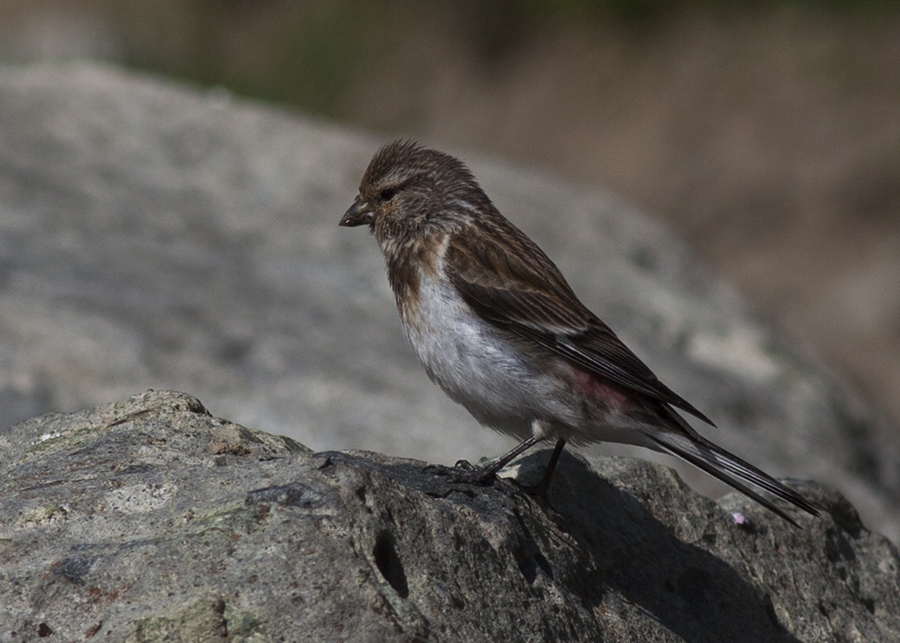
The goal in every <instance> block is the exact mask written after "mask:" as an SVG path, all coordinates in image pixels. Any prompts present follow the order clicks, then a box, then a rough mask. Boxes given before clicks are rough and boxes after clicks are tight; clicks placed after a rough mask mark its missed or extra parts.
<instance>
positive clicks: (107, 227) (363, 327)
mask: <svg viewBox="0 0 900 643" xmlns="http://www.w3.org/2000/svg"><path fill="white" fill-rule="evenodd" d="M384 140H385V139H384V138H383V137H379V138H375V137H372V136H366V135H362V134H358V133H351V132H348V131H346V130H342V129H339V128H337V127H334V126H330V125H327V124H324V123H320V122H315V121H311V120H309V119H304V118H302V117H300V116H297V115H291V114H287V113H285V112H279V111H277V110H274V109H272V108H270V107H266V106H263V105H259V104H256V103H252V102H250V101H244V100H239V99H237V98H234V97H231V96H230V95H229V94H228V93H227V92H225V91H223V90H209V91H203V90H199V89H197V88H192V87H184V86H179V85H176V84H174V83H171V82H164V81H161V80H158V79H153V78H148V77H145V76H139V75H135V74H130V73H126V72H124V71H122V70H117V69H114V68H108V67H99V66H94V65H90V64H70V65H36V66H22V67H11V66H0V427H8V426H10V425H12V424H13V423H15V422H18V421H21V420H23V419H25V418H27V417H30V416H32V415H35V414H38V413H43V412H47V411H51V410H62V411H65V410H74V409H78V408H82V407H84V406H89V405H94V404H99V403H101V402H103V401H106V400H110V399H117V398H119V397H122V396H125V395H128V394H130V393H131V392H132V391H134V390H143V389H145V388H177V389H181V390H190V391H192V392H194V393H196V394H197V395H199V396H200V397H201V398H202V399H204V400H206V401H207V403H209V404H211V405H213V406H214V407H215V408H216V409H218V410H219V412H220V413H222V414H223V415H225V416H227V417H231V418H234V420H235V421H237V422H240V423H242V424H246V425H250V426H256V427H259V428H261V429H265V430H267V431H270V432H273V433H280V434H285V435H288V436H290V437H291V438H293V439H295V440H297V441H299V442H302V443H304V444H308V445H310V446H311V447H313V448H315V449H316V450H320V451H321V450H328V449H348V448H356V449H369V450H375V451H379V452H383V453H389V454H391V455H396V456H404V457H415V458H421V459H426V460H429V461H432V462H443V463H447V464H449V463H452V462H455V461H456V460H457V459H460V458H466V459H469V460H472V461H476V460H477V459H478V458H479V457H482V456H494V455H498V454H499V453H501V452H503V451H505V450H506V449H507V448H509V447H510V446H511V444H510V443H509V441H508V440H506V439H505V438H502V437H501V436H498V435H496V434H494V433H492V432H491V431H487V430H484V429H481V428H479V427H477V425H476V423H475V422H474V420H472V419H471V418H470V417H469V416H468V415H467V414H466V413H465V411H464V410H463V409H461V408H460V407H457V406H456V405H454V404H453V403H452V402H450V401H449V400H448V399H447V398H446V397H445V396H444V395H443V393H441V392H440V391H439V390H438V389H437V388H436V387H434V386H432V384H431V383H430V382H428V380H427V378H425V377H424V375H423V372H422V370H421V368H420V367H419V365H418V364H417V363H416V362H415V360H414V358H413V356H412V354H411V352H410V351H409V350H408V348H407V347H406V346H405V344H404V341H403V338H402V334H401V332H400V327H399V322H398V320H397V315H396V311H395V310H394V304H393V298H392V296H391V294H390V292H389V290H388V285H387V280H386V279H385V276H384V270H383V266H382V259H381V257H380V254H379V252H378V250H377V249H376V247H375V244H374V243H373V242H372V240H371V239H370V238H368V235H367V234H366V233H365V231H364V230H347V229H341V228H338V226H337V221H338V219H339V218H340V216H341V214H342V213H343V212H344V210H345V209H346V208H347V206H348V205H349V204H350V202H351V200H352V198H353V196H354V194H355V190H356V185H357V184H358V181H359V178H360V176H361V174H362V171H363V169H364V168H365V165H366V163H367V161H368V159H369V157H370V156H371V154H372V153H373V152H374V150H375V149H376V148H377V147H378V146H379V145H380V144H381V143H383V142H384ZM457 153H458V154H459V155H460V156H462V157H463V158H466V159H467V160H469V161H470V162H471V163H470V165H471V167H472V169H473V171H474V172H475V174H476V175H477V176H478V177H479V179H480V180H481V182H482V183H483V185H484V187H485V189H486V190H487V192H488V194H490V195H491V196H492V198H493V199H494V201H495V202H496V203H497V205H498V206H499V207H500V209H501V210H502V211H503V212H504V213H506V214H507V216H509V217H510V218H511V219H512V220H513V221H515V222H516V223H517V224H518V225H520V226H521V227H522V228H523V229H524V230H525V231H526V232H528V233H529V234H530V235H532V236H533V237H534V238H535V239H536V240H537V241H538V242H539V243H540V244H541V245H542V246H544V248H545V249H546V250H547V251H548V253H549V254H550V255H551V256H552V257H553V258H554V259H555V260H556V261H557V262H558V263H559V265H560V267H561V268H562V269H563V272H564V273H565V274H566V275H567V276H568V277H569V278H570V280H571V282H572V285H573V287H574V288H575V290H576V291H577V292H578V293H579V294H580V295H581V296H582V298H583V300H584V301H585V303H586V304H588V305H589V306H590V307H591V308H592V309H594V310H595V311H596V312H597V313H598V314H599V315H600V316H601V317H602V318H604V319H605V320H606V321H607V322H608V323H610V324H611V325H612V326H613V328H614V329H616V330H617V332H618V333H619V335H620V336H622V338H623V339H625V340H626V342H627V343H629V344H630V345H631V346H632V347H633V348H634V349H635V350H636V351H637V352H638V354H639V355H641V356H642V357H643V358H644V359H645V360H646V361H647V362H648V364H649V365H650V366H651V367H652V368H653V369H654V370H655V371H656V372H657V373H658V374H659V375H660V376H661V378H662V379H663V380H664V381H666V382H667V383H668V384H670V385H671V386H672V387H673V388H674V389H675V390H676V391H677V392H678V393H680V394H682V395H683V396H685V397H686V398H687V399H689V400H690V401H691V402H692V403H694V404H695V405H696V406H697V407H698V408H700V409H701V410H702V411H704V412H705V413H706V414H707V415H709V416H710V417H712V418H713V419H714V420H715V421H716V423H717V424H718V425H719V427H720V428H719V429H718V430H716V429H712V428H711V427H698V428H699V429H700V430H701V431H702V432H703V433H704V434H705V435H707V436H709V437H710V438H712V439H714V440H715V441H716V442H718V443H720V444H722V445H723V446H724V447H725V448H727V449H729V450H731V451H733V452H735V453H737V454H738V455H740V456H742V457H744V458H745V459H747V460H750V461H751V462H753V463H754V464H757V465H759V466H761V467H762V468H764V469H766V470H767V471H769V472H771V473H772V474H774V475H776V476H782V475H790V476H794V477H802V478H812V479H816V480H819V481H821V482H825V483H828V484H830V485H833V486H835V487H837V488H839V489H841V490H842V492H843V493H845V494H847V496H848V498H849V499H850V500H851V502H852V503H853V504H854V506H856V507H858V508H859V510H860V512H861V513H862V515H863V516H864V518H865V520H866V522H867V524H870V525H872V527H873V528H874V529H876V530H878V531H880V532H883V533H885V534H887V535H889V536H890V537H891V538H893V539H894V540H895V541H898V542H900V431H897V429H896V427H893V426H891V425H890V424H888V423H887V422H885V421H883V420H882V419H880V418H879V416H877V415H876V414H875V413H874V412H873V411H872V410H871V409H870V408H869V407H868V406H867V405H866V404H865V403H864V402H863V401H861V400H860V399H859V397H858V396H857V395H856V394H855V393H854V392H853V390H852V389H850V388H849V387H848V386H847V385H846V384H844V383H843V382H842V381H841V380H840V379H839V378H837V377H835V376H834V375H833V374H831V373H830V372H828V371H827V370H826V369H824V368H823V367H822V366H821V365H820V364H818V363H817V362H816V361H815V360H814V359H811V358H810V357H808V356H807V355H806V354H805V353H804V352H803V350H802V347H798V346H796V345H795V342H793V341H791V340H789V339H787V338H785V337H784V336H783V335H782V334H781V333H780V332H779V331H778V330H777V329H775V328H773V327H772V326H771V324H770V323H769V322H768V321H766V320H763V319H761V318H760V317H759V316H757V315H756V314H754V312H753V311H752V310H750V309H748V307H747V305H746V304H745V303H744V302H743V301H742V300H741V298H740V297H739V296H738V295H737V294H736V293H735V292H734V291H733V290H732V289H730V288H729V287H728V286H727V285H726V284H724V283H722V281H721V280H719V279H718V278H716V277H715V276H714V275H712V274H711V273H710V271H709V270H708V269H707V268H706V267H705V266H704V265H703V263H702V262H701V261H699V260H698V258H697V257H696V254H695V253H694V251H693V250H691V249H690V248H689V247H687V246H686V245H685V244H684V243H682V242H681V241H679V240H678V239H677V238H676V237H675V236H674V235H673V233H672V232H671V231H670V230H668V229H667V228H665V227H664V226H662V225H660V224H659V223H656V222H654V221H651V220H650V219H649V218H647V217H646V216H644V215H643V214H641V213H640V212H637V211H635V210H634V209H633V208H630V207H628V206H626V205H624V204H622V203H621V202H619V201H616V200H615V199H613V198H611V197H610V196H608V195H605V194H603V193H601V192H599V191H597V190H593V189H587V188H585V187H583V186H578V185H573V184H572V183H569V182H566V181H562V180H560V179H558V178H556V177H550V176H546V175H543V174H539V173H536V172H533V171H529V170H526V169H521V168H510V167H508V166H505V165H502V164H500V163H497V162H492V161H488V160H484V159H477V158H472V157H471V155H469V154H466V153H464V152H457ZM648 180H652V178H651V177H648ZM599 448H600V449H601V450H603V449H605V448H606V447H605V446H601V447H599ZM592 452H593V451H592ZM615 452H616V453H629V454H630V453H632V452H631V451H627V450H626V451H623V450H619V451H615ZM642 455H644V456H645V455H646V454H643V453H642ZM682 471H683V472H684V475H685V476H686V478H687V479H688V480H689V481H690V482H691V483H692V484H700V483H701V482H702V481H703V480H705V478H702V477H699V476H698V475H696V474H695V473H694V472H692V471H690V470H684V469H683V470H682ZM704 488H705V489H706V490H707V491H708V492H714V493H719V492H721V489H718V488H714V487H708V488H707V487H704Z"/></svg>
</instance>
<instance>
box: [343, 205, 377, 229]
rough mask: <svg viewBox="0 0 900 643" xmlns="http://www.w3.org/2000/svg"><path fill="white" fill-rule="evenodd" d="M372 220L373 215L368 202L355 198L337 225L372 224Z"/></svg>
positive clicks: (350, 226)
mask: <svg viewBox="0 0 900 643" xmlns="http://www.w3.org/2000/svg"><path fill="white" fill-rule="evenodd" d="M374 221H375V215H374V213H373V212H372V208H371V206H370V205H369V203H368V202H367V201H363V202H360V200H359V199H357V200H356V201H355V202H354V203H353V205H351V206H350V209H349V210H347V211H346V212H345V213H344V216H342V217H341V222H340V224H339V225H342V226H346V227H348V228H352V227H354V226H358V225H372V223H373V222H374Z"/></svg>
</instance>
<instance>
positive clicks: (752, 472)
mask: <svg viewBox="0 0 900 643" xmlns="http://www.w3.org/2000/svg"><path fill="white" fill-rule="evenodd" d="M666 410H667V411H668V413H666V414H665V415H666V416H667V417H669V419H671V420H672V421H673V423H675V424H677V425H678V428H679V429H681V430H680V431H678V430H671V429H669V430H668V431H658V432H654V433H653V434H651V435H649V436H648V437H649V438H650V440H651V441H652V442H653V443H654V444H656V445H657V447H658V448H659V449H660V450H661V451H663V452H666V453H671V454H672V455H676V456H678V457H679V458H682V459H683V460H687V461H688V462H690V463H691V464H693V465H694V466H695V467H697V468H699V469H702V470H703V471H705V472H706V473H708V474H710V475H711V476H714V477H716V478H718V479H719V480H721V481H722V482H724V483H726V484H728V485H731V486H732V487H734V488H735V489H737V490H738V491H740V492H741V493H743V494H744V495H746V496H747V497H749V498H752V499H753V500H755V501H756V502H758V503H759V504H761V505H762V506H763V507H765V508H766V509H768V510H769V511H772V512H774V513H776V514H778V515H779V516H781V517H782V518H784V519H785V520H787V521H788V522H789V523H791V524H792V525H794V526H796V527H799V526H800V525H798V524H797V523H796V522H795V521H794V520H793V519H792V518H791V517H790V516H788V515H787V514H786V513H785V512H784V511H782V510H781V509H779V508H778V507H777V506H776V505H775V504H773V503H772V502H771V501H770V500H767V499H766V498H764V497H763V496H761V495H760V494H758V493H756V492H755V491H753V490H752V489H750V488H749V487H748V486H747V485H745V484H744V483H743V482H741V480H745V481H747V482H749V483H750V484H752V485H754V486H756V487H759V488H760V489H763V490H765V491H767V492H769V493H771V494H772V495H773V496H775V497H777V498H781V499H782V500H785V501H787V502H789V503H791V504H792V505H794V506H796V507H799V508H800V509H802V510H803V511H805V512H807V513H809V514H811V515H813V516H818V515H819V510H818V509H816V507H815V506H814V505H813V504H812V503H811V502H809V501H808V500H807V499H806V498H804V497H803V496H802V495H800V494H799V493H797V492H796V491H794V490H793V489H790V488H789V487H786V486H785V485H783V484H781V483H780V482H778V481H777V480H776V479H775V478H773V477H772V476H770V475H769V474H767V473H766V472H765V471H762V470H761V469H758V468H757V467H754V466H753V465H752V464H750V463H749V462H746V461H744V460H742V459H741V458H739V457H737V456H736V455H733V454H731V453H729V452H728V451H726V450H725V449H723V448H721V447H719V446H716V445H715V444H713V443H712V442H710V441H709V440H706V439H705V438H704V437H703V436H701V435H700V434H698V433H697V432H696V431H694V430H693V429H692V428H691V427H690V426H689V425H688V424H687V422H685V420H684V419H683V418H682V417H681V416H680V415H678V414H677V413H676V412H675V411H673V410H671V409H669V408H668V407H666Z"/></svg>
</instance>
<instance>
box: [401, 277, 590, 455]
mask: <svg viewBox="0 0 900 643" xmlns="http://www.w3.org/2000/svg"><path fill="white" fill-rule="evenodd" d="M419 308H420V314H419V315H418V316H417V317H416V318H414V319H413V320H412V321H411V323H404V330H405V331H406V336H407V339H408V340H409V343H410V345H411V346H412V348H413V350H414V351H415V352H416V355H417V356H418V358H419V361H421V362H422V364H423V366H424V367H425V370H426V371H427V372H428V376H429V377H430V378H431V379H432V380H433V381H434V382H436V383H437V384H438V385H439V386H440V387H441V388H442V389H443V390H444V392H445V393H446V394H447V395H448V396H450V398H451V399H453V400H454V401H456V402H458V403H460V404H462V405H463V406H464V407H466V409H467V410H468V411H469V412H470V413H471V414H472V415H473V416H474V417H475V418H476V419H477V420H478V421H479V422H481V423H482V424H485V425H487V426H490V427H491V428H494V429H496V430H498V431H502V432H503V433H507V434H510V435H514V436H516V437H519V438H520V439H524V438H526V437H530V436H531V435H533V433H534V431H535V420H540V421H542V422H543V423H544V424H546V425H548V426H547V428H550V426H549V425H553V426H554V428H555V431H554V433H555V432H557V431H560V430H562V431H563V432H568V431H571V430H577V427H578V425H579V418H578V417H577V413H574V412H573V409H572V408H571V405H570V404H567V403H565V402H566V401H567V400H565V399H564V398H565V397H566V396H567V395H568V391H569V387H568V386H567V385H566V384H565V382H563V381H561V380H560V378H559V377H557V376H556V375H555V374H554V373H552V372H549V373H548V372H547V366H548V364H546V363H545V364H543V368H540V369H539V368H538V367H537V366H536V365H535V364H534V363H533V361H532V360H530V359H528V358H526V357H525V356H524V355H522V354H521V353H520V352H519V351H518V350H516V349H515V348H514V347H512V346H511V345H510V344H509V343H508V342H507V341H506V340H505V339H504V338H503V337H502V336H501V334H500V333H501V331H498V330H497V329H494V328H493V327H491V326H490V325H488V324H486V323H485V322H482V321H480V320H479V319H477V318H476V317H475V316H474V314H473V313H472V312H471V310H470V309H469V308H468V306H466V304H465V303H464V302H463V301H462V300H461V299H459V298H458V296H457V295H456V293H455V292H453V291H451V292H448V291H447V290H445V289H442V288H441V287H439V286H436V285H434V284H426V283H423V284H422V287H421V288H420V292H419ZM546 361H547V360H545V362H546ZM553 368H557V369H564V368H567V367H566V366H565V365H564V364H562V363H561V362H560V363H559V364H557V365H553V364H551V365H550V369H551V371H552V369H553Z"/></svg>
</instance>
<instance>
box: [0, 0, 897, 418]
mask: <svg viewBox="0 0 900 643" xmlns="http://www.w3.org/2000/svg"><path fill="white" fill-rule="evenodd" d="M751 4H752V7H751V6H750V5H751ZM894 4H895V3H892V2H876V1H874V0H870V1H868V2H865V1H857V2H852V1H851V0H847V1H846V2H843V3H842V2H836V1H833V2H814V1H812V0H807V1H806V2H763V3H740V2H728V1H727V0H726V1H719V2H714V1H712V0H707V1H706V2H703V1H702V0H696V1H694V2H691V1H688V0H683V1H676V0H669V1H664V0H635V1H629V0H618V1H615V0H605V1H604V0H597V1H595V2H590V1H588V0H580V1H579V0H556V1H553V0H531V1H529V2H512V1H494V2H490V1H478V0H444V1H441V2H437V1H436V2H423V1H413V0H396V1H390V0H373V1H368V2H367V1H364V0H336V1H332V2H322V1H320V2H300V1H291V0H156V1H153V0H45V1H43V2H41V1H35V0H0V60H4V61H11V62H15V61H31V60H43V59H67V58H95V59H103V60H109V61H113V62H116V63H120V64H125V65H128V66H131V67H134V68H139V69H145V70H151V71H153V72H158V73H162V74H166V75H168V76H172V77H175V78H182V79H189V80H193V81H196V82H200V83H202V84H205V85H210V86H212V85H221V86H224V87H226V88H228V89H229V90H231V91H234V92H236V93H239V94H242V95H248V96H257V97H261V98H263V99H267V100H272V101H277V102H281V103H284V104H287V105H291V106H294V107H296V108H297V109H299V110H302V111H304V112H306V113H312V114H316V115H319V116H324V117H327V118H329V119H332V120H334V121H338V122H343V123H351V124H356V125H359V126H362V127H365V128H370V129H374V130H378V131H382V132H384V133H385V137H386V138H387V137H388V136H391V135H394V134H402V135H408V136H416V137H419V138H421V139H422V140H423V141H425V142H427V143H429V144H431V145H435V146H448V147H453V148H455V149H457V150H459V149H462V150H471V151H478V152H483V153H488V154H492V155H496V156H501V157H507V158H510V159H514V160H517V161H520V162H522V163H526V164H530V165H536V166H540V167H543V168H546V169H548V170H551V171H554V172H557V173H559V174H562V175H565V176H568V177H571V178H573V179H577V180H579V181H586V182H589V183H593V184H595V185H598V186H601V187H604V188H608V189H609V190H611V191H613V192H615V193H618V194H619V195H621V196H622V197H624V198H626V199H628V200H630V201H632V202H634V203H637V204H639V205H641V206H643V207H644V209H646V210H648V211H650V212H651V213H654V214H656V215H658V216H662V217H664V218H666V219H668V220H669V221H670V222H671V223H672V224H673V225H674V226H675V227H676V228H678V229H679V230H680V231H681V233H682V234H684V235H685V236H687V237H688V238H689V239H690V240H691V241H692V242H693V243H694V245H695V246H696V247H697V248H698V249H699V251H700V252H701V253H702V254H703V255H704V256H705V257H706V258H707V259H708V260H709V262H710V263H712V264H713V265H715V266H716V267H717V268H718V270H719V271H720V272H721V273H723V274H724V275H725V276H726V277H727V278H729V279H730V280H731V281H732V282H733V283H735V284H737V286H738V287H739V288H740V289H741V290H742V291H743V292H744V293H745V294H746V295H747V296H748V297H749V298H750V299H751V300H752V301H754V302H755V303H756V305H757V306H758V307H759V308H761V309H763V310H765V311H767V312H769V313H770V314H771V315H773V316H774V317H775V318H777V319H779V320H780V321H781V323H782V324H783V325H784V326H785V327H787V328H788V330H789V331H790V332H791V333H792V334H793V336H794V337H796V338H797V339H798V341H800V342H804V343H806V344H808V345H811V346H813V347H815V350H816V351H817V352H818V353H819V355H821V356H823V357H824V358H825V359H826V360H828V361H829V362H831V363H832V364H833V365H835V366H837V367H838V368H840V369H842V370H843V371H844V372H846V373H848V374H849V375H850V377H851V378H852V379H853V380H854V381H855V382H856V383H857V384H858V385H859V386H860V387H861V388H862V389H863V390H864V391H865V392H866V393H867V394H868V395H869V397H870V398H871V399H873V400H874V401H875V402H876V403H878V404H880V405H881V406H882V407H883V408H885V409H887V410H888V411H889V412H890V413H891V414H892V415H893V417H894V418H895V420H898V421H900V368H898V364H900V6H898V7H895V6H894ZM348 198H349V197H348ZM339 214H340V213H335V217H337V216H338V215H339Z"/></svg>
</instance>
